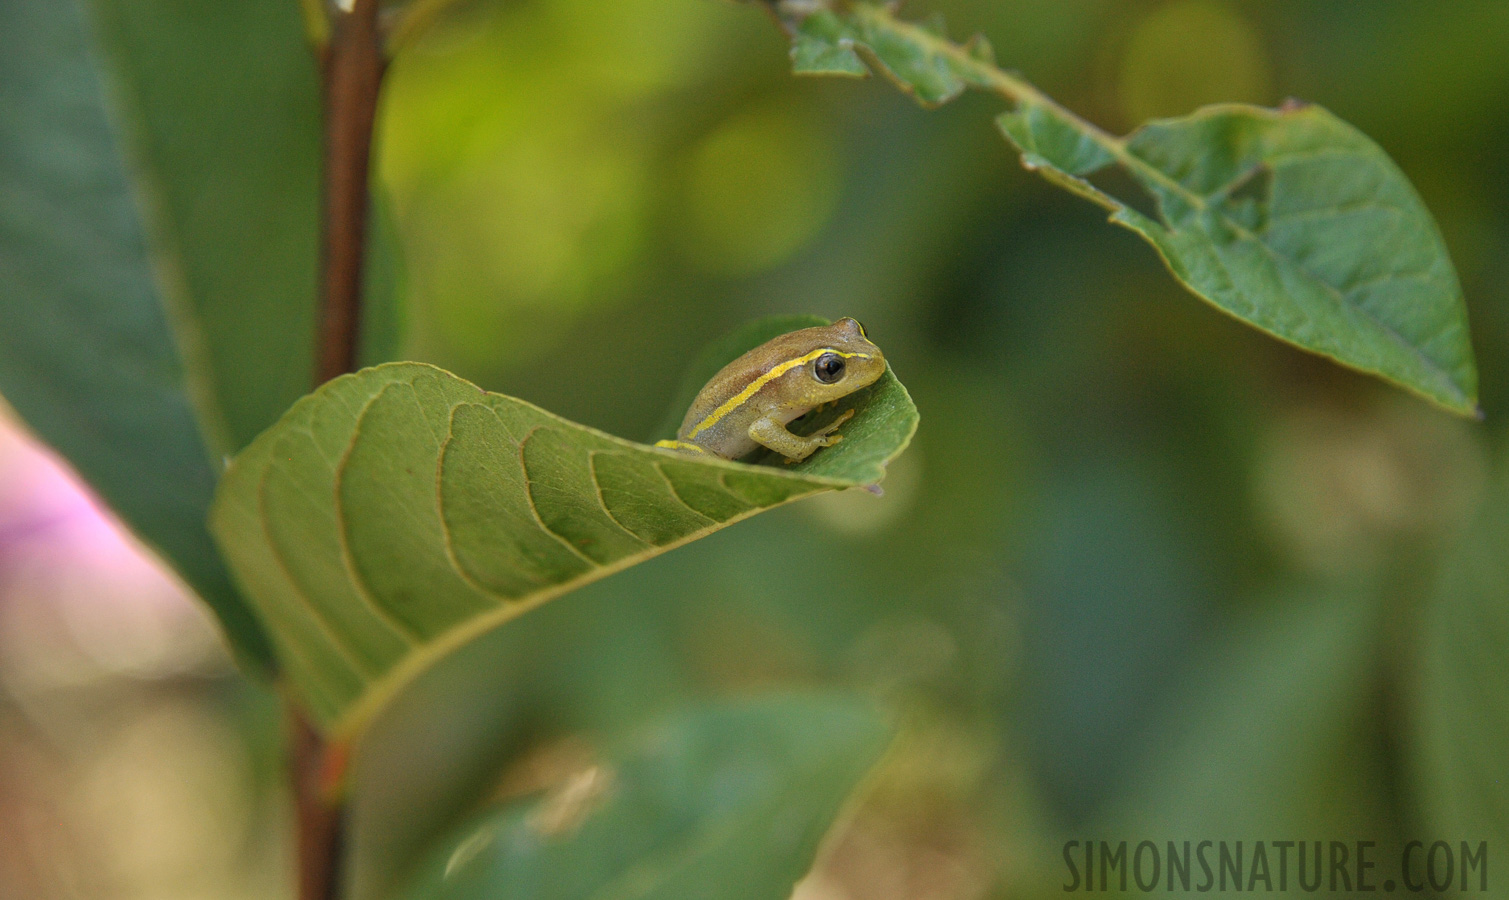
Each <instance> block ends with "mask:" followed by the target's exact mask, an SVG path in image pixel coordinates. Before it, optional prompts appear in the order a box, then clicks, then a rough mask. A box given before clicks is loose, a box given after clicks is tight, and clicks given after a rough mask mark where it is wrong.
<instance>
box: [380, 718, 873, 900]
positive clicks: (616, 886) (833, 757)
mask: <svg viewBox="0 0 1509 900" xmlns="http://www.w3.org/2000/svg"><path fill="white" fill-rule="evenodd" d="M889 739H890V731H889V729H888V728H887V726H886V725H885V723H884V722H883V720H882V719H881V718H880V716H879V715H878V714H877V712H876V710H875V709H874V707H873V706H871V705H870V704H868V703H866V702H864V701H862V700H859V699H857V698H853V697H846V696H841V695H805V696H804V695H776V696H770V697H761V698H758V699H755V700H746V701H742V702H739V703H729V704H721V705H709V706H705V707H701V708H694V709H691V710H687V711H684V712H681V713H680V714H678V715H676V716H674V717H671V718H669V719H667V720H666V721H664V722H662V723H659V724H657V725H655V726H653V727H651V728H649V729H646V730H645V731H643V732H642V733H640V734H637V735H634V736H633V737H632V738H631V739H629V740H627V741H624V742H622V745H621V746H619V747H618V748H616V749H615V750H613V751H612V752H610V753H609V754H607V755H606V757H605V758H604V759H603V760H601V761H600V762H598V763H597V764H596V765H593V766H591V767H590V768H586V769H584V770H583V771H581V772H580V773H578V774H577V776H576V777H574V778H572V779H570V780H569V781H568V782H567V783H566V784H564V785H562V786H561V787H559V788H558V789H556V790H555V791H554V792H552V793H548V794H546V795H545V796H544V797H543V798H539V799H537V800H534V801H533V802H520V803H516V804H513V805H509V806H504V807H501V808H498V809H494V810H490V811H488V812H485V813H483V814H482V815H480V816H478V817H476V818H475V819H474V820H472V821H471V822H469V823H467V824H466V825H465V826H464V827H462V828H460V829H459V830H458V831H457V832H456V833H455V834H453V835H451V836H449V837H448V838H446V839H444V840H442V841H441V842H440V843H439V844H438V845H437V846H436V847H435V850H434V852H433V853H431V854H430V857H429V858H428V859H427V860H425V861H424V862H422V863H421V864H420V865H419V866H418V867H417V869H416V870H415V872H414V873H413V875H412V877H411V878H410V879H409V881H408V884H407V886H406V888H405V889H403V890H400V891H399V892H398V893H397V894H396V896H397V897H399V898H404V900H441V898H444V900H470V898H478V900H481V898H489V900H511V898H521V900H522V898H530V900H588V898H596V897H636V898H640V900H652V898H664V900H673V898H675V900H680V898H685V897H720V898H726V900H784V898H786V897H789V896H790V895H791V891H792V887H793V886H794V885H795V884H796V882H797V881H798V880H799V879H800V878H801V877H802V876H803V875H804V874H806V872H807V870H808V868H810V867H811V865H812V861H813V857H814V856H815V855H816V853H817V848H818V844H819V842H820V841H821V839H822V837H823V835H824V833H825V832H827V830H828V828H829V825H830V823H831V822H832V821H833V819H834V817H835V816H837V815H838V813H839V811H840V809H841V808H842V806H843V804H844V803H845V801H846V799H847V798H848V796H849V794H850V792H851V791H852V790H853V789H854V786H855V784H857V783H858V782H859V780H860V778H861V777H862V776H863V775H864V774H865V773H866V772H867V771H868V770H869V769H870V768H871V767H872V766H873V765H874V764H875V763H876V761H877V760H878V759H879V758H880V756H881V754H882V753H883V752H884V750H885V748H886V746H887V744H888V743H889Z"/></svg>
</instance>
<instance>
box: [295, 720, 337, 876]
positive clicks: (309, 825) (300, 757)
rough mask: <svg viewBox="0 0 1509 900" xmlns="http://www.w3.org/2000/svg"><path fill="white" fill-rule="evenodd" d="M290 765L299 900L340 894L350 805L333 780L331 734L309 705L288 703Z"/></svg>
mask: <svg viewBox="0 0 1509 900" xmlns="http://www.w3.org/2000/svg"><path fill="white" fill-rule="evenodd" d="M287 708H288V711H289V715H288V719H289V721H288V730H289V735H288V767H289V776H290V778H291V779H292V781H293V795H294V805H295V812H296V814H297V819H298V821H297V824H296V826H295V827H296V828H297V832H298V833H297V846H298V853H299V856H298V866H299V894H298V896H299V900H335V898H337V897H339V896H340V885H341V858H342V856H343V855H344V850H345V831H346V829H345V810H344V808H343V807H342V804H341V803H340V801H339V800H337V799H335V797H336V795H335V793H334V792H333V791H332V790H331V785H330V783H329V775H328V773H329V764H328V759H329V752H328V748H327V746H326V744H325V739H324V738H323V737H321V735H320V733H319V731H317V730H316V729H315V727H314V724H313V723H311V722H310V721H309V718H308V716H306V715H305V714H304V712H303V710H301V709H299V707H298V706H297V705H295V704H294V703H293V702H292V701H290V702H289V703H288V704H287Z"/></svg>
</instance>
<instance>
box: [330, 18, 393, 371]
mask: <svg viewBox="0 0 1509 900" xmlns="http://www.w3.org/2000/svg"><path fill="white" fill-rule="evenodd" d="M382 44H383V41H382V33H381V29H380V28H379V26H378V16H377V0H355V2H354V4H353V6H352V8H351V10H350V11H349V12H337V13H335V22H334V23H333V27H332V29H331V35H330V43H329V45H328V46H327V48H326V50H325V210H324V213H325V222H324V247H323V254H324V255H323V264H324V271H323V273H322V284H321V288H322V291H321V297H322V302H321V314H320V344H319V368H318V373H317V383H323V382H326V381H329V380H330V379H332V378H334V377H336V376H337V375H344V374H345V373H347V372H353V371H355V370H356V365H357V339H358V337H359V335H360V334H361V293H362V263H363V260H364V258H365V255H366V237H367V201H368V196H369V194H368V175H369V166H370V162H371V158H372V125H373V122H374V121H375V120H376V118H377V93H378V88H379V87H380V86H381V85H382V76H383V72H384V70H385V69H386V68H387V58H386V56H385V55H384V53H383V46H382Z"/></svg>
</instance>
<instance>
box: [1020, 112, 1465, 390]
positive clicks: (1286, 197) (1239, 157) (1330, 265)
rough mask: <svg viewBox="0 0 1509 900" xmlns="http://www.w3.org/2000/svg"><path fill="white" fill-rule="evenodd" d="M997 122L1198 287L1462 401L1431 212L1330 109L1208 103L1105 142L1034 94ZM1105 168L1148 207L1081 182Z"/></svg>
mask: <svg viewBox="0 0 1509 900" xmlns="http://www.w3.org/2000/svg"><path fill="white" fill-rule="evenodd" d="M1000 123H1001V128H1002V130H1003V131H1004V132H1005V133H1006V135H1007V137H1008V138H1010V139H1011V141H1012V142H1013V143H1014V144H1016V146H1017V147H1018V149H1020V150H1021V151H1022V161H1023V163H1024V164H1025V165H1026V166H1027V167H1028V168H1030V169H1036V170H1038V171H1039V172H1041V173H1043V174H1044V175H1045V176H1047V177H1048V178H1049V179H1050V180H1052V181H1054V182H1055V183H1057V184H1059V185H1061V186H1064V187H1067V188H1069V189H1070V190H1072V191H1074V192H1075V193H1078V194H1080V195H1082V196H1085V197H1088V198H1090V199H1092V200H1094V201H1095V202H1097V203H1100V204H1101V205H1102V206H1105V207H1106V208H1107V209H1109V210H1111V211H1112V216H1111V221H1112V222H1115V223H1116V224H1118V225H1121V226H1123V227H1125V228H1128V229H1130V230H1131V231H1133V232H1135V233H1137V234H1138V235H1140V236H1142V238H1143V239H1145V240H1146V241H1147V242H1148V243H1149V244H1152V245H1153V247H1154V249H1156V250H1157V251H1158V253H1159V255H1160V256H1161V257H1162V258H1163V260H1164V262H1165V263H1166V264H1167V265H1168V268H1169V271H1170V272H1172V273H1173V274H1174V277H1176V278H1178V279H1179V280H1180V281H1181V282H1183V283H1184V285H1185V286H1186V287H1188V288H1189V289H1190V290H1192V291H1194V292H1195V294H1197V295H1198V296H1200V297H1201V298H1202V299H1204V300H1207V301H1209V302H1210V303H1211V304H1213V305H1214V306H1216V307H1217V308H1219V309H1221V310H1223V311H1224V312H1227V313H1229V314H1231V315H1233V316H1235V317H1236V318H1238V319H1241V320H1242V321H1244V322H1247V323H1249V324H1251V325H1253V326H1255V327H1257V328H1259V329H1261V330H1263V331H1266V332H1268V333H1269V334H1271V335H1273V336H1274V337H1277V338H1279V339H1281V340H1284V341H1287V342H1289V343H1292V344H1294V345H1295V346H1298V347H1301V348H1303V349H1306V350H1310V351H1312V352H1315V353H1319V354H1322V355H1325V356H1329V357H1331V358H1332V359H1335V360H1336V361H1337V362H1340V363H1342V364H1344V365H1347V366H1351V367H1352V368H1355V369H1359V370H1361V371H1363V372H1370V373H1373V374H1376V375H1379V376H1382V377H1383V378H1386V379H1388V380H1390V381H1393V382H1395V383H1397V384H1399V385H1402V386H1403V387H1406V388H1409V389H1411V390H1413V391H1415V392H1417V393H1419V394H1420V395H1422V396H1424V397H1426V398H1427V399H1429V400H1432V401H1435V402H1436V403H1439V404H1440V405H1442V406H1444V407H1446V408H1447V409H1450V410H1453V411H1455V412H1459V413H1466V414H1474V413H1476V410H1477V371H1476V368H1475V365H1474V362H1473V357H1472V347H1471V344H1470V342H1469V334H1468V328H1467V307H1466V304H1465V303H1464V301H1463V298H1462V289H1461V286H1460V285H1459V284H1458V283H1457V275H1456V270H1455V269H1454V268H1453V267H1452V264H1451V258H1450V257H1449V256H1448V254H1447V252H1446V245H1445V243H1444V242H1443V241H1442V239H1441V235H1440V232H1439V231H1438V230H1437V228H1436V224H1435V221H1434V220H1433V219H1432V218H1431V216H1430V213H1429V211H1427V210H1426V208H1425V205H1424V204H1423V203H1422V202H1421V201H1420V198H1419V196H1418V195H1417V194H1416V193H1415V190H1414V188H1413V187H1411V185H1410V183H1409V180H1408V179H1407V178H1405V176H1404V173H1402V172H1400V171H1399V168H1398V167H1397V166H1395V165H1394V163H1393V162H1392V161H1391V160H1390V159H1389V158H1388V156H1387V154H1385V153H1384V152H1383V151H1382V150H1381V149H1379V147H1378V145H1377V144H1374V143H1373V142H1372V141H1371V140H1369V139H1368V138H1367V136H1366V135H1364V134H1362V133H1361V132H1359V131H1357V130H1356V129H1355V128H1353V127H1352V126H1350V125H1348V124H1347V123H1345V122H1343V121H1341V120H1340V119H1338V118H1336V117H1335V116H1333V115H1332V114H1331V113H1329V112H1327V111H1326V110H1324V109H1322V108H1320V107H1318V106H1295V107H1290V108H1285V109H1282V110H1269V109H1261V108H1258V107H1251V106H1238V105H1225V106H1216V107H1210V108H1207V109H1203V110H1200V111H1199V112H1197V113H1195V114H1193V115H1190V116H1187V117H1184V118H1179V119H1166V120H1160V121H1157V122H1152V123H1149V124H1147V125H1144V126H1143V127H1142V128H1140V129H1138V130H1137V131H1136V132H1134V133H1133V134H1132V135H1130V136H1129V137H1128V138H1127V139H1126V140H1125V141H1124V142H1121V141H1114V140H1112V141H1111V142H1110V143H1109V144H1108V142H1107V141H1106V140H1104V139H1102V138H1101V137H1099V136H1097V135H1096V134H1094V133H1091V132H1088V131H1086V130H1085V129H1083V128H1081V127H1078V126H1077V125H1076V124H1075V123H1074V122H1073V121H1072V120H1070V119H1068V118H1066V117H1065V116H1064V115H1063V113H1062V111H1061V110H1057V109H1056V108H1054V107H1050V106H1047V105H1042V104H1035V103H1025V104H1023V105H1022V106H1021V107H1020V108H1019V109H1017V110H1016V111H1015V112H1012V113H1008V114H1006V115H1004V116H1002V117H1001V119H1000ZM1112 165H1120V166H1121V167H1122V168H1124V169H1125V170H1126V171H1127V173H1128V174H1130V175H1131V176H1132V177H1133V178H1134V179H1135V180H1136V181H1137V183H1138V184H1139V185H1140V186H1141V187H1142V188H1143V189H1145V190H1146V191H1147V192H1148V193H1149V194H1150V195H1151V196H1152V197H1153V199H1154V200H1155V201H1156V204H1157V210H1158V218H1156V219H1154V218H1152V217H1150V216H1147V215H1144V214H1142V213H1140V212H1138V211H1137V210H1136V209H1133V208H1132V207H1131V206H1130V205H1128V204H1126V203H1123V202H1122V201H1121V200H1118V199H1116V198H1114V197H1112V196H1110V195H1109V194H1107V193H1105V192H1103V191H1101V190H1099V189H1097V188H1095V187H1094V186H1092V185H1091V184H1090V183H1089V182H1088V181H1086V180H1085V178H1086V176H1088V175H1090V174H1092V173H1094V172H1097V171H1099V170H1101V169H1104V168H1107V167H1109V166H1112Z"/></svg>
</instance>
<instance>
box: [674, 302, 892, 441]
mask: <svg viewBox="0 0 1509 900" xmlns="http://www.w3.org/2000/svg"><path fill="white" fill-rule="evenodd" d="M885 371H886V361H885V356H884V355H883V354H882V353H881V352H880V348H879V347H877V346H875V344H873V343H872V342H871V341H870V339H869V335H867V334H866V333H865V329H864V326H863V325H861V324H859V321H858V320H856V319H853V318H847V317H846V318H842V319H839V320H838V321H837V322H834V323H833V324H832V325H819V326H815V327H812V328H802V329H798V330H796V331H791V332H787V333H786V334H783V335H780V336H779V337H775V338H772V339H771V340H769V341H766V342H765V343H763V344H761V345H760V346H758V347H756V348H754V349H753V350H751V351H749V352H748V353H745V354H744V355H743V356H740V357H739V358H738V359H736V360H734V361H733V362H731V363H729V364H728V365H726V366H724V367H723V368H722V369H721V370H719V372H718V374H716V375H714V376H713V377H712V379H711V380H710V381H708V383H707V384H706V385H705V386H704V387H703V388H702V390H701V391H699V392H698V393H697V397H696V399H695V400H693V401H692V405H691V407H690V408H689V409H688V410H687V411H686V418H685V419H684V420H683V421H682V423H681V428H680V429H678V430H677V432H676V438H675V440H664V441H659V442H657V443H656V444H655V446H657V447H661V448H663V449H667V450H672V451H676V452H680V453H687V454H697V455H708V456H715V457H719V458H721V459H731V460H737V459H741V458H743V457H745V456H748V455H749V454H750V453H753V452H754V451H755V450H757V449H758V448H760V447H767V448H769V449H771V450H773V451H775V452H776V453H778V454H780V455H781V456H782V457H784V458H785V461H786V462H787V463H797V462H801V461H803V460H805V459H806V458H807V457H809V456H811V455H812V454H814V453H816V452H817V451H819V450H821V449H823V448H824V447H832V446H834V445H835V444H837V443H838V442H839V441H842V440H843V435H841V434H839V433H838V429H839V427H840V426H842V425H843V424H844V423H845V422H847V421H849V419H851V418H853V416H854V410H852V409H850V410H847V411H846V412H844V413H843V414H841V415H840V416H838V418H836V419H834V420H833V421H832V422H829V423H828V424H827V425H824V426H822V427H821V428H819V429H817V430H816V431H814V432H812V433H811V434H808V435H797V434H793V433H792V432H791V430H790V429H788V428H787V427H786V426H787V425H788V424H790V423H791V422H792V421H793V420H795V419H798V418H800V417H801V416H804V415H806V414H807V413H809V412H811V411H812V410H814V409H816V408H817V407H819V406H825V405H827V404H830V403H836V402H838V401H841V400H842V399H843V398H845V397H848V396H849V395H851V394H853V393H854V392H856V391H859V390H862V389H864V388H867V387H869V386H870V385H872V384H874V383H875V382H876V381H877V380H879V379H880V376H881V375H884V374H885Z"/></svg>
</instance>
